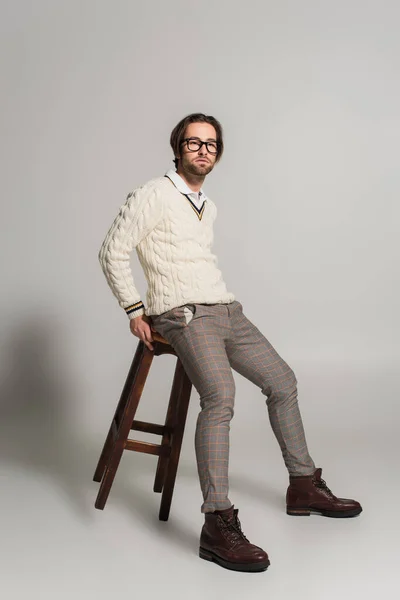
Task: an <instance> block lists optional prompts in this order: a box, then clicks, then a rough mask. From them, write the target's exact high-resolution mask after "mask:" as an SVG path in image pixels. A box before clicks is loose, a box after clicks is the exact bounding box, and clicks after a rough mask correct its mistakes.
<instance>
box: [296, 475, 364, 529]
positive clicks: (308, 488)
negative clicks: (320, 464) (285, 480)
mask: <svg viewBox="0 0 400 600" xmlns="http://www.w3.org/2000/svg"><path fill="white" fill-rule="evenodd" d="M321 473H322V469H321V468H319V469H316V471H315V473H314V475H307V476H293V475H290V476H289V482H290V485H289V487H288V489H287V493H286V512H287V514H288V515H297V516H309V515H310V513H311V512H317V513H319V514H321V515H324V516H325V517H355V516H356V515H358V514H360V512H361V511H362V508H361V505H360V504H359V502H357V501H356V500H349V499H347V498H337V497H336V496H335V495H334V494H333V493H332V492H331V490H330V489H329V488H328V486H327V485H326V483H325V481H324V480H323V479H321Z"/></svg>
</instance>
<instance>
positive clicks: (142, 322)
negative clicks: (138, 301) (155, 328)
mask: <svg viewBox="0 0 400 600" xmlns="http://www.w3.org/2000/svg"><path fill="white" fill-rule="evenodd" d="M150 322H151V321H150V319H149V317H148V316H147V315H140V316H139V317H135V318H134V319H131V320H130V322H129V325H130V329H131V332H132V333H133V335H136V337H138V338H139V339H140V340H142V341H143V342H144V343H145V344H146V346H147V347H148V348H149V350H154V347H153V346H152V345H151V343H150V342H152V341H153V336H152V335H151V327H150Z"/></svg>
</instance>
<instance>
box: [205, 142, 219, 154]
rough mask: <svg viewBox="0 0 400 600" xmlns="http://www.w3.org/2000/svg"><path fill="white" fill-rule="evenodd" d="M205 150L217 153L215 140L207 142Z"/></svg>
mask: <svg viewBox="0 0 400 600" xmlns="http://www.w3.org/2000/svg"><path fill="white" fill-rule="evenodd" d="M207 150H208V152H209V153H210V154H217V144H216V143H215V142H207Z"/></svg>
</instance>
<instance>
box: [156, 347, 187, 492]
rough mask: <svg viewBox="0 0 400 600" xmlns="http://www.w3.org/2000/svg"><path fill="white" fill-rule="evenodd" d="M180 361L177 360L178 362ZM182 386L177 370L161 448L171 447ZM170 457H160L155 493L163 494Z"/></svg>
mask: <svg viewBox="0 0 400 600" xmlns="http://www.w3.org/2000/svg"><path fill="white" fill-rule="evenodd" d="M178 360H179V359H177V361H178ZM181 386H182V382H181V380H180V377H179V373H177V370H176V369H175V375H174V379H173V382H172V389H171V394H170V397H169V403H168V410H167V416H166V419H165V427H167V428H168V431H166V432H165V433H164V435H163V436H162V440H161V446H170V444H171V438H172V436H171V433H170V432H171V431H172V430H173V427H174V423H175V421H176V407H177V406H178V402H179V394H180V389H181ZM168 461H169V456H163V455H162V454H161V455H160V456H159V457H158V463H157V470H156V476H155V479H154V486H153V491H154V492H158V493H160V492H162V489H163V486H164V481H165V476H166V474H167V466H168Z"/></svg>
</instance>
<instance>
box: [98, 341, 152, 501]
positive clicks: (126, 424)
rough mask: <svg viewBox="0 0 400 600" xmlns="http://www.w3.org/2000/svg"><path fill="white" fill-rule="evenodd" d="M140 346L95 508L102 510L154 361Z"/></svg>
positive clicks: (142, 345)
mask: <svg viewBox="0 0 400 600" xmlns="http://www.w3.org/2000/svg"><path fill="white" fill-rule="evenodd" d="M139 345H140V346H141V356H140V363H139V365H138V369H137V371H136V376H135V378H134V380H133V381H132V386H131V389H130V391H129V396H128V401H127V403H126V407H125V409H124V411H123V414H122V416H121V422H120V424H119V427H118V432H117V436H116V440H115V444H114V446H113V448H112V451H111V453H110V457H109V460H108V463H107V466H106V469H105V473H104V476H103V480H102V482H101V484H100V489H99V492H98V494H97V498H96V502H95V507H96V508H99V509H100V510H103V508H104V506H105V504H106V502H107V498H108V495H109V493H110V490H111V486H112V484H113V481H114V477H115V474H116V472H117V469H118V465H119V463H120V460H121V456H122V453H123V451H124V448H125V442H126V440H127V439H128V436H129V433H130V430H131V426H132V422H133V419H134V417H135V413H136V410H137V407H138V405H139V401H140V398H141V395H142V392H143V387H144V384H145V381H146V378H147V375H148V372H149V369H150V366H151V363H152V361H153V353H152V352H151V350H149V349H148V348H147V346H146V345H145V344H144V342H142V341H140V342H139Z"/></svg>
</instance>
